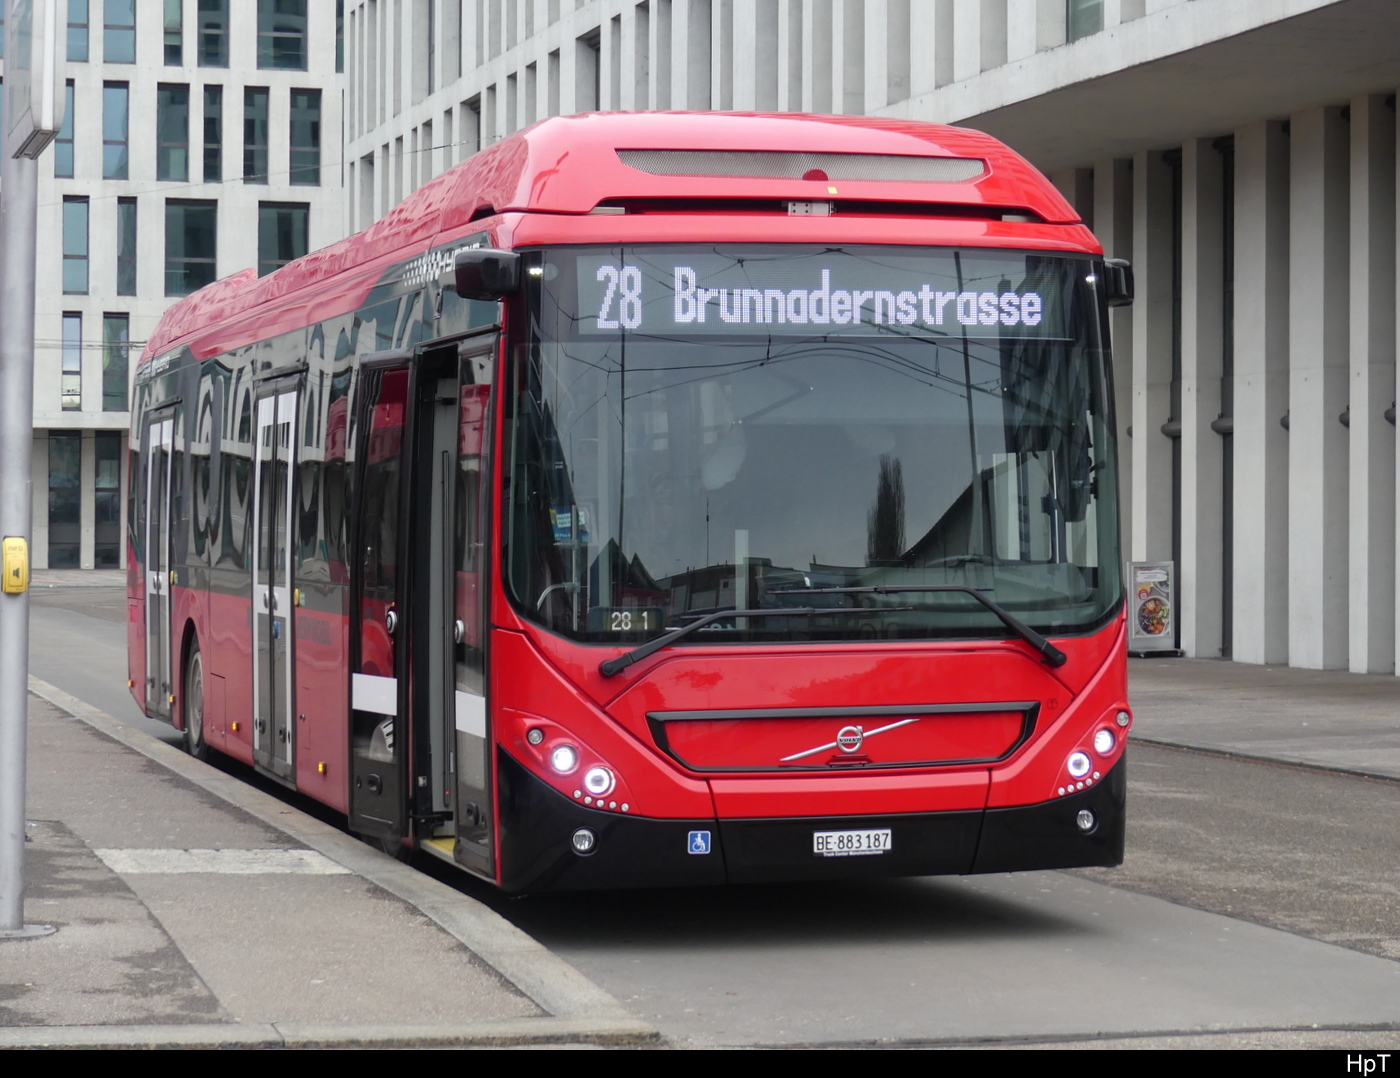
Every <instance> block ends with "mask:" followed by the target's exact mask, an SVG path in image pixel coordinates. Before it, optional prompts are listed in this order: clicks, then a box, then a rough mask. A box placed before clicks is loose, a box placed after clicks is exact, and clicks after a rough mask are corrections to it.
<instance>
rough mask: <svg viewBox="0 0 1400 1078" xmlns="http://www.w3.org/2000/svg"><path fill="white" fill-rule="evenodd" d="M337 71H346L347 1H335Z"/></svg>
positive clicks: (341, 72) (340, 72)
mask: <svg viewBox="0 0 1400 1078" xmlns="http://www.w3.org/2000/svg"><path fill="white" fill-rule="evenodd" d="M335 70H336V74H343V73H344V71H345V0H335Z"/></svg>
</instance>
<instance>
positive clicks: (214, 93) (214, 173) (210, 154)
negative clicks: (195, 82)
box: [204, 86, 224, 183]
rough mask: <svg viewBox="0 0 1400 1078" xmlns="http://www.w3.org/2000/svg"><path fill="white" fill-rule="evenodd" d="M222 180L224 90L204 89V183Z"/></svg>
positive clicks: (211, 87) (218, 87) (217, 87)
mask: <svg viewBox="0 0 1400 1078" xmlns="http://www.w3.org/2000/svg"><path fill="white" fill-rule="evenodd" d="M223 178H224V88H223V87H222V86H206V87H205V88H204V182H205V183H218V182H219V181H220V180H222V179H223Z"/></svg>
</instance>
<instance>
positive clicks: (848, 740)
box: [779, 719, 919, 764]
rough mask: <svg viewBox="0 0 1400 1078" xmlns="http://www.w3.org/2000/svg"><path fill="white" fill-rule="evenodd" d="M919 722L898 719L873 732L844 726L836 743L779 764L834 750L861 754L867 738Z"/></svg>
mask: <svg viewBox="0 0 1400 1078" xmlns="http://www.w3.org/2000/svg"><path fill="white" fill-rule="evenodd" d="M918 721H919V720H918V719H898V720H896V721H895V722H891V723H887V724H885V725H884V726H877V727H875V729H873V730H867V729H866V728H865V727H863V726H843V727H841V729H840V730H838V731H837V733H836V740H835V741H828V742H827V743H826V744H825V745H818V746H817V747H816V748H814V749H804V750H803V751H802V752H794V753H793V754H792V755H791V756H784V757H783V758H782V760H780V761H779V762H780V763H784V764H790V763H792V762H793V761H794V760H805V759H806V758H807V757H809V756H816V755H817V754H818V753H821V752H830V751H831V750H832V749H840V750H841V751H842V752H844V753H853V752H859V751H860V749H861V746H862V745H864V744H865V739H866V738H868V737H874V736H875V735H876V734H883V733H884V732H885V731H886V730H898V729H899V728H900V727H901V726H908V725H909V724H910V723H915V722H918Z"/></svg>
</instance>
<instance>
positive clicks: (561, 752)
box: [549, 745, 578, 775]
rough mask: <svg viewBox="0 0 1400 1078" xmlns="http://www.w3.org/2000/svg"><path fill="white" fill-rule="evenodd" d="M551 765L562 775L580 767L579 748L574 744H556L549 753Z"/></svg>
mask: <svg viewBox="0 0 1400 1078" xmlns="http://www.w3.org/2000/svg"><path fill="white" fill-rule="evenodd" d="M549 766H550V767H552V768H554V770H555V771H558V772H559V774H561V775H567V774H568V773H569V772H570V771H572V770H573V769H574V768H576V767H578V749H576V748H574V747H573V746H572V745H556V746H555V747H554V749H553V750H552V751H551V752H550V754H549Z"/></svg>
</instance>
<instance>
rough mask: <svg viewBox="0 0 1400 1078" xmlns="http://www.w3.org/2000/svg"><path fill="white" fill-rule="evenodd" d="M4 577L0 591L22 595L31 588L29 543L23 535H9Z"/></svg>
mask: <svg viewBox="0 0 1400 1078" xmlns="http://www.w3.org/2000/svg"><path fill="white" fill-rule="evenodd" d="M0 571H2V572H3V574H4V575H3V578H0V591H3V592H4V593H5V594H6V595H20V594H22V593H23V592H26V591H28V590H29V544H28V543H26V542H25V541H24V538H23V536H7V537H6V538H5V544H4V562H3V570H0Z"/></svg>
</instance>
